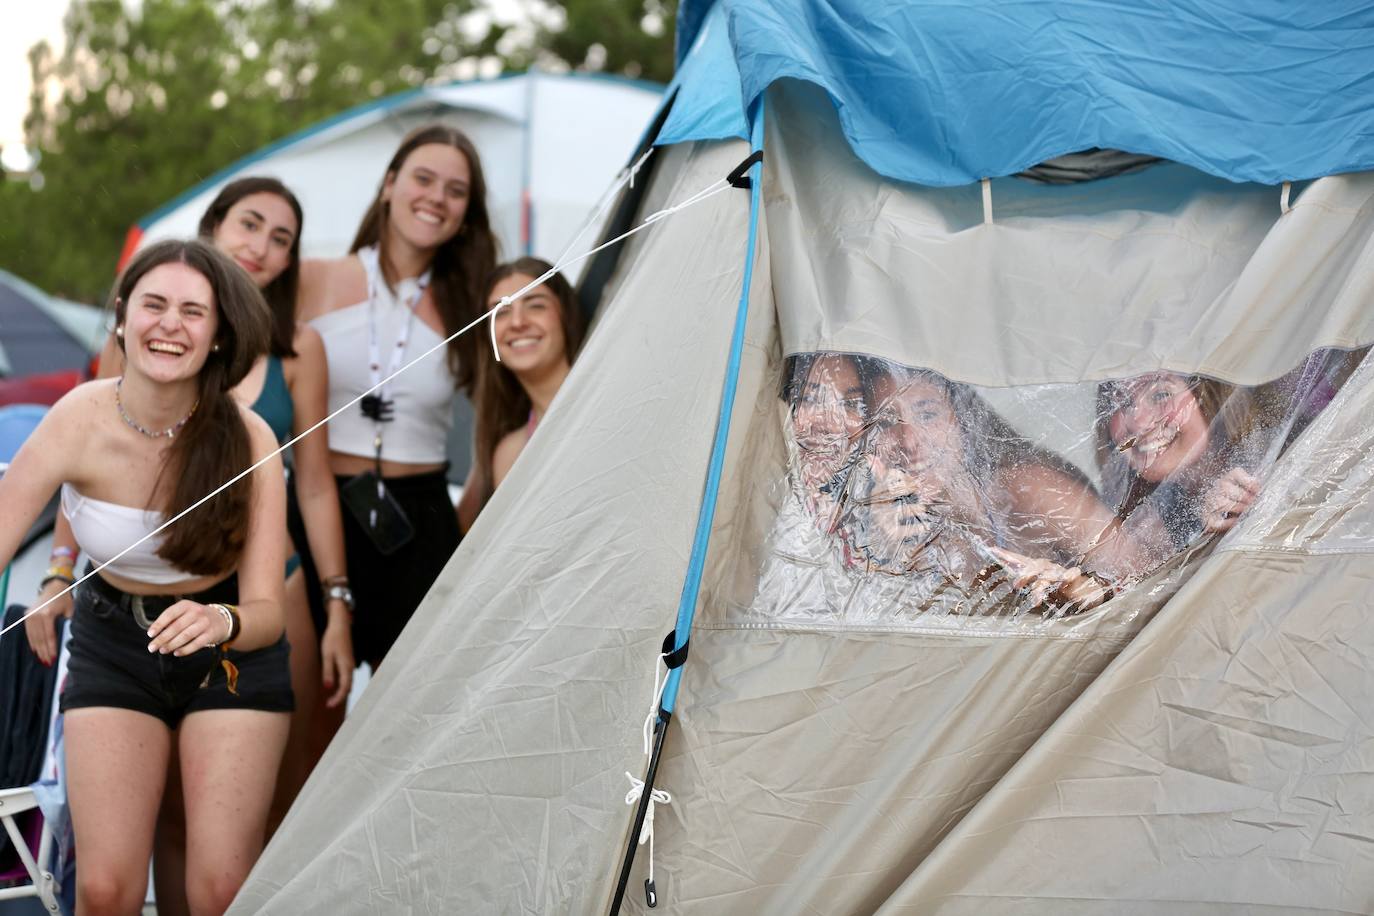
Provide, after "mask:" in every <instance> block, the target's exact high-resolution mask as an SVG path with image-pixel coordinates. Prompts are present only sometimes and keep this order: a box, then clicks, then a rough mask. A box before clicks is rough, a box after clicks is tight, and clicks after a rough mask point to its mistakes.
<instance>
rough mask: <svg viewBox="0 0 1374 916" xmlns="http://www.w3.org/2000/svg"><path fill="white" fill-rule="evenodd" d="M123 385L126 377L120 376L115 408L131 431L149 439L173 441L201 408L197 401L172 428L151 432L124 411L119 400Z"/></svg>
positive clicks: (116, 385) (117, 383) (122, 404)
mask: <svg viewBox="0 0 1374 916" xmlns="http://www.w3.org/2000/svg"><path fill="white" fill-rule="evenodd" d="M123 384H124V377H123V376H120V378H119V380H118V381H117V382H115V407H117V408H119V415H120V416H121V417H123V418H124V422H125V423H127V424H129V428H130V429H133V430H136V431H137V432H140V433H142V434H143V435H145V436H147V437H148V438H149V439H171V438H172V437H173V436H175V435H176V434H177V433H179V432H181V428H182V427H183V426H185V425H186V421H187V420H190V419H191V417H192V416H194V415H195V412H196V408H197V407H199V406H200V401H199V400H197V401H196V402H195V403H194V404H192V405H191V412H190V413H188V414H187V415H186V416H184V417H182V418H181V419H180V420H178V421H176V422H175V423H173V424H172V425H171V426H169V427H167V428H166V429H164V430H160V431H159V430H151V429H148V428H147V427H145V426H140V425H139V422H138V421H137V420H135V419H134V418H133V417H131V416H129V412H128V411H127V410H125V409H124V402H123V401H121V400H120V398H119V389H120V387H121V386H122V385H123Z"/></svg>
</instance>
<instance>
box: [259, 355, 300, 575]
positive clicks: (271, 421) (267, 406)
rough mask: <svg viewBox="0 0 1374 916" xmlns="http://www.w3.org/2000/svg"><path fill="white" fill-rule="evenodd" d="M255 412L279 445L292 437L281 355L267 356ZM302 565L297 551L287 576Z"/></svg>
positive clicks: (292, 415)
mask: <svg viewBox="0 0 1374 916" xmlns="http://www.w3.org/2000/svg"><path fill="white" fill-rule="evenodd" d="M253 413H255V414H257V415H258V416H260V417H262V418H263V419H264V420H266V421H267V425H268V426H269V427H271V428H272V435H274V436H276V437H277V444H278V445H281V444H282V443H283V442H285V441H286V440H287V439H289V438H291V426H292V424H293V423H294V422H295V419H296V408H295V405H294V404H292V403H291V389H290V388H288V387H286V373H284V372H282V368H281V357H279V356H272V355H270V354H269V355H268V357H267V377H266V378H265V379H263V381H262V391H260V392H258V399H257V400H256V401H254V402H253ZM300 565H301V559H300V557H299V556H297V555H296V554H295V553H293V554H291V556H290V558H289V559H287V561H286V578H288V579H289V578H291V574H292V573H293V572H295V571H296V569H297V568H298V567H299V566H300Z"/></svg>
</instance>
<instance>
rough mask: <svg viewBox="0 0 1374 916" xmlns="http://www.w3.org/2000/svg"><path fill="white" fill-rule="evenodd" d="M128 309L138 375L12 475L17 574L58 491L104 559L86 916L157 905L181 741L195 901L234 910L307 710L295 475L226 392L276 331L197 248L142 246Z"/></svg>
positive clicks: (77, 622)
mask: <svg viewBox="0 0 1374 916" xmlns="http://www.w3.org/2000/svg"><path fill="white" fill-rule="evenodd" d="M115 316H116V321H117V325H116V331H115V333H116V335H117V338H118V341H119V346H120V348H121V350H122V351H123V352H124V354H125V356H126V360H125V367H124V374H123V375H122V376H121V377H120V378H118V379H103V380H97V381H94V382H89V383H87V384H84V385H81V386H79V387H77V388H76V389H74V390H73V391H72V392H71V393H69V394H68V395H66V396H65V397H64V398H63V399H62V400H61V401H59V402H58V403H57V404H56V405H54V407H53V408H52V410H51V411H50V412H49V413H48V415H47V416H46V417H45V418H44V420H43V422H42V423H41V424H40V425H39V427H38V429H37V430H35V432H34V433H33V435H32V436H30V437H29V439H28V441H26V442H25V444H24V446H23V448H22V449H21V450H20V452H19V454H18V455H16V456H15V460H14V462H13V463H12V464H11V466H10V469H9V472H8V473H7V474H6V475H5V476H4V478H2V479H0V562H8V561H9V559H10V558H11V557H12V555H13V553H14V550H15V548H16V546H17V544H18V542H19V539H20V538H21V537H22V536H23V534H24V532H25V531H26V530H27V529H28V526H29V525H30V524H31V523H32V521H33V519H34V518H35V517H36V516H37V515H38V512H39V511H40V510H41V508H42V507H43V505H45V504H46V503H47V501H48V499H49V498H50V497H51V496H52V494H53V493H54V492H55V491H57V490H59V489H60V490H61V494H62V503H63V509H64V512H65V513H66V515H67V517H68V519H69V520H70V522H71V526H72V529H73V530H74V531H75V534H76V540H77V542H78V543H79V544H80V545H81V548H82V549H83V550H84V551H85V552H86V553H87V554H88V555H89V556H90V557H91V558H92V560H93V561H96V562H101V563H107V564H108V565H107V566H106V567H105V568H104V569H102V570H101V572H100V573H99V574H98V575H96V576H93V577H91V578H90V579H88V580H87V581H86V582H85V583H83V584H82V586H81V587H80V588H78V589H77V591H76V600H75V611H74V615H73V621H72V631H73V636H72V644H71V664H70V668H69V672H68V680H67V683H66V686H65V689H64V691H63V694H62V710H63V712H64V714H65V724H64V731H65V736H66V762H67V784H68V796H69V798H70V802H71V810H72V822H73V826H74V828H75V834H76V847H77V849H78V850H79V855H80V860H81V868H80V869H79V871H78V876H77V908H78V912H80V913H83V914H97V913H120V914H124V913H130V912H137V911H138V909H139V908H140V906H141V905H142V901H143V896H144V889H145V887H146V881H147V874H148V859H149V855H150V852H151V848H152V842H153V831H154V824H155V822H156V819H157V813H158V807H159V804H160V801H161V797H162V792H163V787H164V782H165V778H166V774H167V763H168V760H169V757H170V754H171V749H172V744H173V742H174V741H175V742H176V743H177V745H178V750H179V754H180V757H181V761H182V766H183V772H184V797H185V816H186V823H187V830H188V836H189V842H188V858H187V868H186V892H187V896H188V899H189V901H190V903H191V907H192V909H193V910H194V911H196V912H200V913H218V912H222V911H223V910H224V909H225V908H227V907H228V905H229V902H230V901H231V900H232V899H233V897H234V894H235V893H237V890H238V887H239V885H240V884H241V883H242V881H243V879H244V878H245V877H246V876H247V874H248V870H249V868H251V866H252V864H253V862H254V861H255V860H256V858H257V855H258V852H259V851H260V849H261V846H262V840H263V831H264V827H265V824H266V820H267V810H268V806H269V803H270V801H271V798H272V789H273V782H274V774H275V773H276V768H277V765H278V763H279V761H280V757H281V752H282V748H283V747H284V745H285V742H286V733H287V729H288V727H289V716H288V713H289V712H290V710H291V705H292V696H291V683H290V674H289V671H288V666H287V646H286V641H285V638H284V637H283V634H282V608H281V606H282V566H283V564H284V562H285V530H286V520H285V492H284V482H283V478H282V470H281V463H280V461H279V460H278V459H277V458H276V457H274V456H272V452H273V451H274V450H275V448H276V441H275V439H274V437H273V435H272V432H271V430H270V429H269V428H268V426H267V424H266V423H265V422H264V421H263V420H262V419H261V418H260V417H258V416H257V415H256V414H254V413H253V412H252V411H251V410H249V409H248V408H246V407H244V406H243V405H241V404H240V403H239V402H238V401H237V400H236V399H235V398H234V396H233V395H232V393H231V392H232V389H233V388H234V386H235V385H237V384H239V382H241V381H242V379H243V377H244V375H245V374H246V373H247V372H248V371H249V369H250V368H251V367H252V366H253V363H254V362H255V361H256V360H257V358H258V356H259V355H260V354H261V353H262V352H264V351H265V350H266V348H267V344H268V337H269V324H270V319H269V316H268V314H267V308H266V305H265V303H264V302H263V300H262V295H261V293H259V292H258V290H257V288H256V287H255V286H254V285H253V284H252V283H251V282H250V280H249V278H248V277H247V276H246V275H245V274H244V272H243V271H242V270H240V269H239V268H237V267H235V266H234V265H233V264H232V263H231V262H230V261H229V260H228V258H226V257H225V256H224V255H222V254H220V253H219V252H217V251H216V250H215V249H214V248H212V247H211V246H210V245H207V244H205V243H203V242H198V241H192V242H178V241H168V242H161V243H158V244H156V245H153V246H150V247H149V248H147V249H145V250H144V251H143V252H141V253H140V254H138V255H137V256H136V257H135V258H134V259H133V261H132V262H131V263H130V264H129V266H128V268H127V269H126V270H125V271H124V273H123V275H122V276H121V277H120V279H119V282H118V284H117V286H116V294H115ZM269 456H271V457H269ZM264 459H266V460H265V461H264V463H263V465H262V466H261V467H260V468H258V469H257V470H256V471H255V472H254V473H253V474H252V475H251V476H250V477H248V478H247V479H245V480H242V481H240V482H239V483H237V484H236V485H234V486H231V487H230V488H228V489H227V490H225V491H224V492H222V493H220V494H219V495H218V496H215V497H214V498H213V499H211V500H210V501H209V502H208V503H206V504H204V505H200V506H199V507H198V508H194V509H192V507H193V506H195V505H196V504H197V503H198V501H200V500H201V499H202V497H204V496H205V495H206V494H208V493H210V492H211V491H213V490H215V489H216V488H217V487H219V486H220V485H222V484H224V483H226V482H228V481H229V480H231V479H232V478H233V477H234V476H236V475H237V474H239V473H240V472H242V471H243V470H245V469H246V468H248V467H249V466H250V465H252V464H253V463H255V462H257V461H260V460H264ZM186 509H191V510H192V511H190V513H189V514H188V515H186V516H185V517H184V518H182V519H180V520H178V521H177V522H175V523H174V524H173V525H172V526H171V527H170V528H168V529H167V530H166V531H165V532H164V533H162V534H160V535H158V536H156V537H153V538H151V539H149V540H146V541H144V542H143V543H141V544H138V542H139V541H140V539H141V538H144V537H145V536H147V535H149V534H151V532H152V531H153V530H154V529H155V528H156V527H157V526H158V525H159V524H161V523H162V522H163V521H164V520H166V519H168V518H170V517H172V516H174V515H176V514H178V513H180V512H182V511H183V510H186ZM135 544H137V546H134V547H133V548H132V549H130V550H127V551H126V552H124V553H123V555H120V554H121V551H125V549H126V548H129V547H130V545H135ZM30 633H32V630H30ZM231 647H232V648H231Z"/></svg>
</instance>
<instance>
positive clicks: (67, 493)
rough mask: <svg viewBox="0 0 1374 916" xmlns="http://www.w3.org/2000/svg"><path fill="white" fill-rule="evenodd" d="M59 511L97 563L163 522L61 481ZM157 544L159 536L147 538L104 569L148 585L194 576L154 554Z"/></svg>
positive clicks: (156, 516) (157, 516)
mask: <svg viewBox="0 0 1374 916" xmlns="http://www.w3.org/2000/svg"><path fill="white" fill-rule="evenodd" d="M62 514H63V515H65V516H67V521H69V522H71V524H72V534H74V535H75V536H76V542H77V543H78V544H80V545H81V549H82V550H83V551H85V553H86V555H87V556H88V557H90V558H91V560H92V561H93V562H94V563H95V564H96V565H97V566H99V565H100V564H101V563H104V562H105V561H106V560H108V559H109V558H110V557H112V556H114V555H115V554H117V553H119V552H120V551H121V550H123V549H124V548H126V547H128V546H129V545H130V544H132V543H134V542H135V541H137V540H138V539H139V538H141V537H143V536H144V535H146V534H147V533H148V532H149V531H152V530H153V529H155V528H156V527H157V526H158V525H161V524H162V523H163V522H164V521H166V516H164V515H162V514H161V513H159V512H150V511H148V510H147V509H136V508H134V507H133V506H121V505H119V504H118V503H107V502H105V501H104V500H100V499H91V498H90V497H89V496H82V495H81V494H80V493H78V492H77V491H76V488H75V487H73V486H72V485H71V484H69V483H64V484H62ZM161 546H162V536H161V535H158V536H157V537H155V538H150V539H149V540H147V541H144V542H143V543H142V544H139V545H138V546H137V547H135V548H134V549H133V550H131V551H129V552H128V553H126V554H125V555H124V556H122V557H120V558H119V559H118V560H117V561H115V562H114V563H111V564H110V565H109V566H107V567H105V568H106V569H107V570H109V571H110V572H111V573H114V574H115V575H117V576H123V577H124V578H125V579H133V580H134V581H136V582H145V583H147V584H148V585H174V584H176V583H178V582H185V581H186V580H187V579H194V578H195V574H194V573H188V572H186V571H184V570H180V569H177V568H176V567H175V566H173V565H172V564H170V563H168V562H167V561H166V560H164V559H162V557H160V556H158V555H157V549H158V548H159V547H161Z"/></svg>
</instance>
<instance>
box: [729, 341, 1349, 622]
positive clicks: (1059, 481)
mask: <svg viewBox="0 0 1374 916" xmlns="http://www.w3.org/2000/svg"><path fill="white" fill-rule="evenodd" d="M1364 353H1365V350H1363V349H1360V350H1353V351H1350V350H1336V349H1329V348H1325V349H1321V350H1318V351H1316V352H1314V353H1312V354H1310V355H1309V356H1308V357H1307V358H1306V359H1304V360H1303V361H1302V363H1301V364H1299V365H1298V366H1296V367H1293V368H1292V369H1291V370H1290V371H1288V372H1286V373H1284V374H1282V375H1280V376H1279V377H1277V378H1275V379H1272V380H1271V381H1268V382H1266V383H1264V384H1261V385H1256V386H1240V385H1232V384H1227V383H1225V382H1220V381H1217V380H1215V379H1210V378H1204V377H1201V376H1197V375H1184V374H1181V373H1175V372H1166V371H1155V372H1149V373H1143V374H1141V375H1138V376H1134V377H1131V378H1124V379H1111V380H1107V381H1103V382H1098V383H1087V384H1073V385H1035V386H1019V387H1013V388H1002V389H995V388H981V387H977V386H972V385H967V384H962V383H959V382H954V381H951V380H950V379H948V378H947V377H945V376H944V375H942V374H940V373H938V372H935V371H932V370H929V369H923V368H916V367H911V366H906V365H902V364H899V363H896V362H893V361H891V360H887V359H883V358H879V357H875V356H871V355H866V354H852V353H836V352H810V353H803V354H797V355H793V356H791V357H789V358H788V359H787V360H786V361H785V363H784V367H783V372H782V378H781V379H780V384H779V392H780V401H779V403H780V411H779V413H780V414H781V417H782V423H783V430H784V441H785V443H786V446H787V452H788V466H787V474H786V478H785V480H782V481H778V482H777V487H776V493H775V494H774V500H773V501H774V502H775V504H776V505H777V506H778V511H777V516H776V520H775V523H774V525H773V528H772V530H771V532H770V533H769V534H768V536H767V537H766V538H765V539H764V540H763V542H762V544H761V545H760V550H759V562H758V566H759V577H758V586H757V591H756V594H755V596H754V599H753V600H752V601H751V602H749V603H748V604H747V605H745V606H744V607H743V608H742V609H741V611H740V619H741V622H747V623H751V624H759V625H768V624H784V625H786V624H791V625H795V624H805V625H810V626H821V627H824V626H841V627H845V628H849V627H854V626H859V627H876V628H895V629H901V628H941V629H948V628H952V627H953V628H960V627H976V628H979V629H982V630H984V631H991V632H995V631H997V630H998V629H1007V630H1010V631H1030V632H1035V633H1036V634H1037V635H1044V634H1045V633H1047V632H1051V631H1054V630H1056V629H1057V630H1058V631H1059V632H1065V633H1071V632H1073V628H1072V627H1065V626H1063V625H1062V623H1061V624H1060V625H1058V626H1057V627H1056V626H1055V625H1056V624H1057V623H1059V622H1061V621H1066V619H1067V618H1072V617H1076V616H1078V615H1080V614H1086V613H1091V614H1094V615H1096V616H1097V617H1099V618H1106V619H1107V622H1106V624H1105V629H1106V630H1108V631H1109V630H1110V629H1111V625H1110V618H1111V617H1112V616H1113V615H1114V614H1120V615H1121V616H1122V619H1121V621H1120V622H1121V623H1122V624H1123V625H1128V624H1130V623H1131V618H1132V617H1133V616H1134V614H1135V613H1137V612H1138V610H1139V608H1140V607H1141V604H1140V603H1126V602H1120V601H1117V600H1115V599H1117V598H1122V597H1125V596H1126V595H1128V594H1129V593H1131V592H1132V591H1133V590H1136V589H1139V588H1142V587H1144V588H1146V589H1147V590H1154V591H1155V592H1156V593H1162V592H1163V591H1164V590H1165V589H1166V587H1168V586H1171V585H1176V584H1177V582H1178V580H1180V579H1181V578H1182V577H1184V576H1186V575H1187V574H1188V573H1189V571H1190V570H1191V569H1192V568H1193V566H1194V565H1195V562H1196V561H1197V559H1198V558H1200V557H1201V556H1204V555H1205V554H1206V553H1207V551H1208V548H1209V547H1210V546H1211V545H1212V544H1214V543H1215V541H1216V539H1217V538H1218V537H1219V536H1220V535H1221V534H1223V533H1224V532H1226V531H1229V530H1230V529H1231V528H1232V527H1234V526H1235V525H1236V524H1237V522H1238V521H1239V519H1240V518H1241V516H1242V515H1243V514H1244V513H1245V512H1246V511H1248V510H1250V508H1251V507H1252V506H1253V504H1254V503H1255V501H1256V500H1257V499H1258V497H1259V495H1260V493H1261V492H1262V490H1263V487H1264V481H1265V480H1266V479H1267V478H1268V476H1269V474H1270V472H1271V471H1272V468H1273V466H1274V463H1275V462H1276V461H1277V460H1279V459H1280V458H1281V456H1282V454H1283V452H1284V450H1285V448H1286V447H1287V445H1288V444H1289V443H1291V442H1292V441H1294V440H1295V439H1296V438H1297V437H1298V436H1299V435H1301V434H1302V432H1303V431H1304V430H1305V429H1306V428H1307V426H1308V425H1309V424H1310V423H1311V422H1312V420H1313V419H1314V418H1315V417H1316V415H1317V414H1318V413H1319V412H1320V411H1321V410H1322V408H1323V407H1325V406H1326V405H1327V404H1328V403H1330V401H1331V399H1332V398H1333V397H1334V395H1335V393H1336V392H1337V391H1338V389H1339V388H1340V386H1341V385H1342V383H1343V382H1344V381H1345V379H1346V378H1347V377H1348V376H1349V375H1350V373H1351V372H1352V371H1353V370H1354V368H1355V367H1356V365H1357V364H1358V363H1359V361H1360V359H1362V358H1363V356H1364ZM1067 622H1069V623H1073V622H1076V621H1067ZM1103 630H1104V624H1103V623H1101V622H1099V623H1098V625H1097V631H1098V632H1103Z"/></svg>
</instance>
